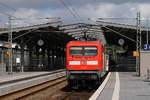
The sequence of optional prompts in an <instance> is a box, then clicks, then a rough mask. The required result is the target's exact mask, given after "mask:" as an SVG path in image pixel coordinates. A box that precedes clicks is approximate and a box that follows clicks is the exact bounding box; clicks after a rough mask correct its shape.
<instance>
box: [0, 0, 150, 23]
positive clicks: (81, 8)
mask: <svg viewBox="0 0 150 100" xmlns="http://www.w3.org/2000/svg"><path fill="white" fill-rule="evenodd" d="M64 1H65V3H66V4H67V5H68V6H69V7H70V8H74V9H75V10H76V12H77V13H78V14H79V15H80V17H81V18H82V20H85V21H87V19H88V18H95V19H96V18H99V17H102V18H107V17H117V18H135V17H136V13H137V11H141V16H142V17H150V12H149V11H150V2H149V0H142V1H141V0H128V1H127V0H78V1H77V0H64ZM0 2H1V1H0ZM3 2H4V3H5V4H7V5H10V6H12V7H15V8H16V11H13V10H11V8H7V10H6V12H7V13H11V14H12V15H14V16H16V17H21V18H22V17H24V18H31V17H61V18H62V20H63V21H64V22H65V23H66V22H67V23H74V22H77V20H76V19H75V18H74V17H73V16H72V15H71V14H70V12H69V11H68V10H67V9H66V8H65V7H64V6H63V4H61V2H60V0H5V1H3ZM0 7H1V6H0ZM4 9H6V8H5V7H3V11H4ZM0 12H1V11H0ZM1 19H2V18H1ZM28 21H29V22H32V23H37V22H44V21H37V20H33V19H32V20H30V19H29V20H28ZM114 21H115V22H120V21H118V20H114ZM123 22H126V23H127V22H130V23H131V21H127V20H123ZM134 22H135V21H134ZM20 23H21V22H20ZM22 23H23V22H22ZM22 23H21V24H22Z"/></svg>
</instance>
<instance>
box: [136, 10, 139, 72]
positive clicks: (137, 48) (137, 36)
mask: <svg viewBox="0 0 150 100" xmlns="http://www.w3.org/2000/svg"><path fill="white" fill-rule="evenodd" d="M136 19H137V20H136V21H137V33H136V52H139V21H138V20H139V16H138V13H137V18H136ZM138 61H139V60H138V57H137V56H136V74H137V75H138V66H139V65H138V64H139V63H138Z"/></svg>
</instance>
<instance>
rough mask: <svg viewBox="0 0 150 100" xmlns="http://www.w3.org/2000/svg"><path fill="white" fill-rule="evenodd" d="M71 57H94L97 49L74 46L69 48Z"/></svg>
mask: <svg viewBox="0 0 150 100" xmlns="http://www.w3.org/2000/svg"><path fill="white" fill-rule="evenodd" d="M70 55H72V56H96V55H97V48H96V47H95V46H88V47H87V46H74V47H71V48H70Z"/></svg>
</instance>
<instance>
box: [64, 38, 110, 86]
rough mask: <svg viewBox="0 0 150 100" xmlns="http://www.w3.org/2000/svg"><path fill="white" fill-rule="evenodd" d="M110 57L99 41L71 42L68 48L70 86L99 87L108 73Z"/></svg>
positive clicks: (67, 70) (67, 69)
mask: <svg viewBox="0 0 150 100" xmlns="http://www.w3.org/2000/svg"><path fill="white" fill-rule="evenodd" d="M108 57H109V56H108V55H107V54H106V53H105V52H104V48H103V45H102V43H101V42H99V41H71V42H69V43H68V44H67V46H66V75H67V80H68V84H69V85H70V86H72V85H73V86H74V85H76V86H78V85H81V84H82V85H89V84H91V85H93V84H95V86H96V85H99V84H100V82H101V78H102V77H103V76H104V75H105V73H106V72H107V71H108V59H109V58H108Z"/></svg>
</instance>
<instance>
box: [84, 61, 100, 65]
mask: <svg viewBox="0 0 150 100" xmlns="http://www.w3.org/2000/svg"><path fill="white" fill-rule="evenodd" d="M87 65H98V61H87Z"/></svg>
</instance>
